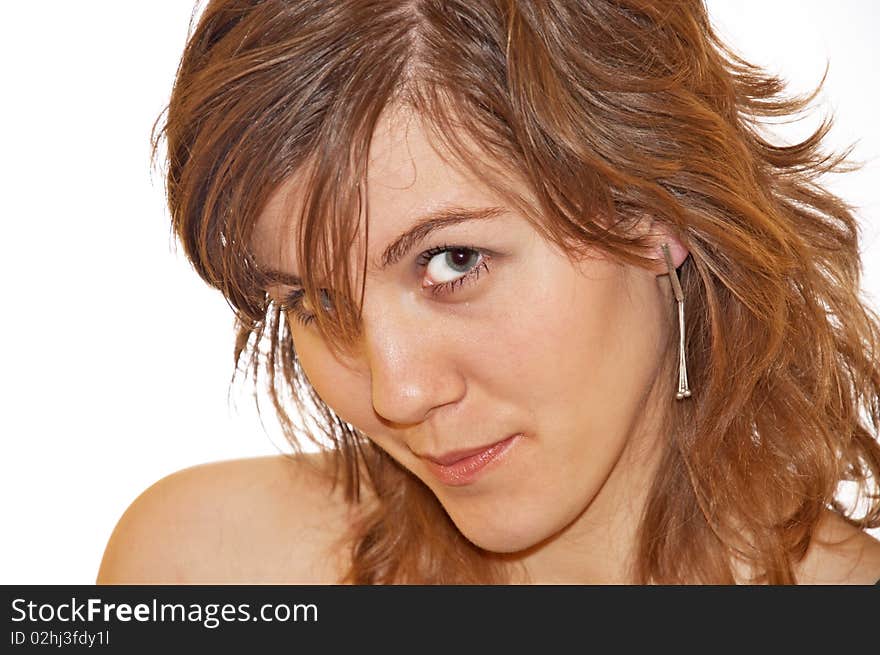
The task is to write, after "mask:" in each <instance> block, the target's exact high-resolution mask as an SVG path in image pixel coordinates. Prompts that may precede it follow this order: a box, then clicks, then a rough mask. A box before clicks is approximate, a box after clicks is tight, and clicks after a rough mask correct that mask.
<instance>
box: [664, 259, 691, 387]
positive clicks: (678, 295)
mask: <svg viewBox="0 0 880 655" xmlns="http://www.w3.org/2000/svg"><path fill="white" fill-rule="evenodd" d="M660 248H661V250H663V256H664V257H665V258H666V266H667V267H668V268H669V281H670V282H671V283H672V293H673V295H674V296H675V302H676V304H677V305H678V391H677V392H676V394H675V397H676V399H678V400H682V399H683V398H690V397H691V390H690V389H689V388H688V374H687V361H686V360H685V350H684V291H682V290H681V283H680V282H679V281H678V273H676V271H675V266H673V265H672V255H670V254H669V245H668V244H666V243H664V244H663V245H662V246H660Z"/></svg>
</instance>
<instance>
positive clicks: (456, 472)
mask: <svg viewBox="0 0 880 655" xmlns="http://www.w3.org/2000/svg"><path fill="white" fill-rule="evenodd" d="M521 436H522V433H517V434H513V435H511V436H509V437H507V438H506V439H502V440H501V441H497V442H495V443H492V444H487V445H484V446H478V447H476V448H468V449H466V450H455V451H451V452H448V453H444V454H442V455H423V456H421V458H422V459H423V460H424V461H425V464H426V465H427V467H428V470H430V471H431V473H432V474H433V475H434V477H436V478H437V479H438V480H439V481H440V482H442V483H443V484H446V485H449V486H452V487H460V486H463V485H466V484H470V483H472V482H474V481H475V480H476V479H477V477H478V476H479V475H480V474H481V473H483V472H484V471H485V470H486V469H487V468H488V467H489V465H490V464H495V463H498V462H500V461H501V459H502V457H503V456H504V455H506V454H507V453H508V451H509V450H510V449H511V447H512V446H513V445H514V444H515V443H516V442H517V441H518V440H519V437H521Z"/></svg>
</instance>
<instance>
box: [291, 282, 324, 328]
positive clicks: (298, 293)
mask: <svg viewBox="0 0 880 655" xmlns="http://www.w3.org/2000/svg"><path fill="white" fill-rule="evenodd" d="M321 304H322V306H323V307H324V309H325V310H326V311H328V312H332V311H333V300H332V298H331V297H330V291H329V290H328V289H321ZM281 311H283V312H288V313H290V314H293V317H294V318H295V319H296V320H297V321H299V322H300V323H302V324H303V325H309V324H310V323H311V322H312V321H314V320H315V314H314V312H313V311H311V310H310V309H309V304H308V301H307V300H306V297H305V290H303V289H294V290H293V291H291V292H289V293H288V294H287V295H286V296H284V299H283V300H282V301H281Z"/></svg>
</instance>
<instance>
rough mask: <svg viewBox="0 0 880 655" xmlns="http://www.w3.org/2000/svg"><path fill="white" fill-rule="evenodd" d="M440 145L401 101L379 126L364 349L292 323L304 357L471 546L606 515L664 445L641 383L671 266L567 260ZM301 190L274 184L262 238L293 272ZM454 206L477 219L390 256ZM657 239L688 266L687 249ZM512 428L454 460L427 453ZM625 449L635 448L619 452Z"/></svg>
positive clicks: (514, 544) (259, 242)
mask: <svg viewBox="0 0 880 655" xmlns="http://www.w3.org/2000/svg"><path fill="white" fill-rule="evenodd" d="M435 147H437V146H434V145H432V143H431V141H430V140H429V136H428V134H427V133H426V131H424V130H423V129H422V127H421V125H420V122H419V120H418V119H417V118H416V117H415V116H414V115H413V114H409V113H404V112H403V111H399V112H397V113H394V114H388V115H387V116H386V117H385V118H384V119H383V121H382V122H381V124H380V126H379V128H378V129H377V131H376V134H375V137H374V140H373V143H372V147H371V152H370V164H369V169H368V180H367V181H368V187H367V193H368V201H369V202H368V207H369V212H370V229H369V245H368V250H369V253H368V257H369V262H370V269H368V273H367V279H366V287H365V297H364V306H363V331H362V339H361V342H360V350H359V352H358V353H357V354H356V355H354V354H352V355H351V356H350V357H348V358H346V359H344V360H341V359H337V358H336V357H334V355H333V354H332V352H331V350H330V349H329V348H328V346H327V344H326V343H325V342H324V340H323V339H322V337H321V335H320V333H319V332H318V331H317V329H316V328H315V327H314V324H312V325H303V324H301V323H300V322H299V320H297V319H296V318H295V317H294V316H293V315H292V313H289V314H288V320H289V323H290V328H291V330H292V334H293V340H294V344H295V347H296V351H297V353H298V356H299V358H300V361H301V365H302V368H303V370H304V371H305V373H306V375H307V376H308V379H309V381H310V382H311V384H312V385H313V387H314V388H315V390H316V391H317V392H318V394H319V395H320V396H321V398H322V399H323V400H324V401H325V402H326V403H327V404H328V405H329V406H330V407H331V408H332V409H333V410H335V412H336V413H337V414H338V415H339V416H340V417H341V418H343V419H344V420H346V421H348V422H349V423H351V424H352V425H354V426H355V427H357V428H358V429H360V430H361V431H362V432H364V433H365V434H366V435H368V436H369V437H370V438H371V439H372V440H373V441H374V442H375V443H376V444H377V445H378V446H380V447H381V448H382V449H384V450H385V451H386V452H387V453H388V454H389V455H390V456H391V457H393V458H394V459H395V460H397V461H398V462H399V463H400V464H401V465H403V466H404V467H406V468H407V469H409V471H411V472H412V474H413V475H415V476H417V477H418V478H419V479H421V480H422V481H423V482H424V483H425V484H426V485H427V486H428V487H429V488H430V489H431V490H432V491H433V492H434V494H436V496H437V498H438V499H439V500H440V502H441V503H442V504H443V506H444V508H445V509H446V511H447V512H448V513H449V515H450V517H451V518H452V520H453V521H454V522H455V524H456V525H457V526H458V528H459V529H460V531H461V532H462V533H463V534H464V535H465V536H466V537H467V538H468V539H470V540H471V541H472V542H473V543H475V544H476V545H478V546H480V547H482V548H484V549H487V550H490V551H496V552H515V551H520V550H522V549H525V548H528V547H530V546H532V545H535V544H537V543H539V542H541V541H543V540H546V539H548V538H550V537H553V536H554V535H557V534H561V533H562V532H564V531H565V530H564V529H565V528H569V529H572V528H573V526H575V525H576V524H577V521H576V519H578V518H579V517H583V516H586V515H587V513H586V512H585V510H586V509H588V508H592V509H591V511H592V512H594V513H596V514H595V516H597V517H598V513H599V512H602V511H608V512H610V511H611V508H612V506H613V505H614V503H613V502H610V501H600V500H599V499H600V498H602V497H603V496H607V495H608V494H609V493H610V491H609V489H611V488H612V487H615V486H618V487H619V488H623V487H622V486H619V485H622V484H623V482H622V481H626V483H627V484H630V483H632V482H633V481H634V480H635V479H636V478H634V477H633V476H632V475H628V474H622V473H621V471H622V469H624V468H626V469H627V471H630V472H631V471H632V470H634V467H636V468H637V467H638V462H644V461H646V459H647V458H645V457H644V453H645V452H652V451H656V450H657V449H656V448H653V449H652V448H651V446H652V443H653V439H654V437H655V436H656V435H655V434H650V431H651V425H652V424H651V422H650V421H649V420H648V418H649V417H650V416H653V415H654V414H656V412H657V408H656V407H653V406H651V402H650V398H653V397H654V394H651V393H649V392H650V391H651V390H652V386H653V385H654V383H655V380H656V379H657V376H658V375H660V371H659V367H660V365H661V359H662V357H663V348H664V344H665V341H666V330H667V329H668V328H667V324H668V319H667V317H668V316H669V315H670V314H669V309H670V308H671V307H672V301H671V296H670V295H669V294H668V293H666V292H665V290H664V289H663V287H664V286H666V281H665V280H663V281H662V284H661V281H660V280H658V277H657V275H658V273H661V272H665V270H666V268H665V265H663V264H658V266H657V268H656V270H653V271H648V270H644V269H640V268H635V267H630V266H622V265H619V264H615V263H613V262H611V261H609V260H608V259H606V258H604V257H600V256H597V257H594V258H590V259H588V260H585V261H584V262H583V263H581V264H578V265H574V264H572V263H571V262H570V261H569V259H568V258H567V257H566V256H565V255H563V254H562V253H561V252H559V251H558V250H557V249H556V248H555V247H554V246H551V244H550V243H548V242H547V241H545V240H544V239H543V238H542V237H540V236H539V234H538V233H537V232H536V231H535V229H534V228H533V227H532V226H531V225H530V224H529V223H528V222H527V221H526V219H525V218H524V217H522V216H521V215H519V214H517V213H516V212H515V211H513V210H512V209H510V208H509V206H508V205H506V204H505V203H504V202H503V201H502V200H501V199H500V198H498V197H496V196H494V195H492V193H490V192H489V190H488V189H487V188H485V187H484V186H483V185H482V184H481V183H480V181H479V180H478V179H475V178H473V177H472V176H470V175H468V174H466V173H464V172H463V171H462V170H459V169H458V168H455V167H453V166H451V165H450V164H449V163H447V162H446V161H445V160H444V159H443V158H441V157H440V156H439V155H438V152H437V151H436V150H435ZM299 192H300V190H299V188H298V187H297V186H296V180H292V181H291V182H289V183H287V184H286V185H284V186H282V187H281V188H280V189H279V190H278V191H277V192H276V193H275V194H274V195H273V197H272V199H271V200H270V203H269V205H268V206H267V208H266V210H265V212H264V214H263V215H262V216H261V217H260V221H259V223H258V225H257V231H256V234H255V237H254V238H255V243H254V247H255V250H256V254H257V257H258V260H259V261H260V263H261V264H262V265H265V266H268V267H271V268H275V269H280V270H282V271H284V272H285V273H288V274H291V275H299V274H300V273H301V272H302V263H301V262H297V261H295V260H294V257H295V255H294V248H293V247H290V245H289V243H285V239H284V238H282V236H281V235H282V234H290V233H292V232H294V230H295V226H293V225H291V224H290V222H291V220H292V219H291V216H293V215H295V214H294V213H293V209H295V208H298V202H299V200H298V197H297V195H296V194H297V193H299ZM461 209H463V210H467V211H468V212H474V213H477V214H480V213H482V214H484V216H483V217H482V218H473V219H471V220H465V221H458V222H455V221H450V222H448V223H447V224H445V225H443V226H440V227H437V228H436V229H434V230H433V231H431V232H430V234H427V235H426V236H424V238H423V239H421V240H419V241H417V242H415V243H413V244H412V248H411V249H409V250H408V251H406V252H405V254H403V255H402V257H400V259H399V261H396V262H395V263H392V264H389V265H387V266H386V267H384V268H382V266H381V263H380V262H381V259H382V256H383V253H384V251H385V250H386V248H387V247H388V246H389V244H391V243H393V242H394V241H395V240H396V239H397V238H398V236H400V235H401V234H403V233H405V232H407V231H408V230H410V229H411V228H413V226H415V225H416V224H417V223H419V221H420V218H421V217H424V216H425V215H427V214H429V213H436V212H442V211H444V210H445V211H446V212H447V216H449V215H454V214H455V213H456V211H457V210H461ZM665 240H667V241H669V242H670V245H671V246H673V256H674V258H675V259H676V263H678V262H680V261H681V259H683V257H684V255H685V254H686V253H683V252H681V250H680V247H679V246H677V244H674V242H672V241H671V240H669V239H665ZM660 242H661V241H659V240H658V244H659V243H660ZM448 247H453V248H458V250H451V251H450V250H442V249H443V248H448ZM658 257H659V250H658ZM359 262H360V259H359V258H358V257H356V256H353V257H352V266H353V270H357V268H358V263H359ZM441 285H442V286H441ZM355 288H357V287H355ZM292 290H294V289H292V288H290V287H278V288H276V289H272V290H271V293H272V294H273V296H275V297H276V298H277V299H279V300H280V299H282V298H283V297H284V296H285V294H287V293H289V292H290V291H292ZM305 310H306V311H307V310H308V308H307V307H306V308H305ZM670 375H671V374H670ZM660 402H674V401H670V400H668V399H667V398H666V397H664V398H663V399H662V400H661V401H660ZM514 435H518V436H516V437H515V438H514V439H508V438H509V437H512V436H514ZM504 440H507V441H505V442H504V443H503V444H501V446H500V447H497V448H495V449H491V450H489V452H487V453H483V454H479V455H477V456H475V457H470V458H468V459H467V460H465V461H463V462H459V463H458V464H452V465H449V466H439V465H437V463H433V462H431V460H430V459H428V458H429V457H434V458H436V459H442V458H443V456H444V455H447V454H450V453H452V455H451V458H452V459H455V451H461V450H472V449H475V448H480V447H486V446H489V445H492V444H496V443H498V442H501V441H504ZM637 443H638V444H645V448H646V449H647V450H645V449H644V448H641V447H639V448H635V450H634V446H635V444H637ZM630 451H631V452H635V451H639V452H641V453H642V454H639V455H638V456H634V457H632V458H628V457H622V455H623V454H624V453H625V452H630ZM493 455H494V457H493ZM481 465H482V467H481ZM618 480H619V482H618ZM602 508H605V509H602Z"/></svg>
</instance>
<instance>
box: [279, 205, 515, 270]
mask: <svg viewBox="0 0 880 655" xmlns="http://www.w3.org/2000/svg"><path fill="white" fill-rule="evenodd" d="M507 212H508V210H507V209H506V208H505V207H480V208H469V207H455V206H452V207H442V208H440V209H436V210H434V211H432V212H429V213H428V214H425V215H424V216H422V217H421V218H419V219H418V220H417V221H416V222H415V223H414V224H413V225H412V227H410V228H409V229H408V230H407V231H406V232H404V233H402V234H401V235H400V236H398V237H397V238H396V239H394V241H392V242H391V243H390V244H388V246H387V247H386V248H385V250H384V251H383V253H382V256H381V257H380V259H379V262H380V266H379V269H380V270H382V269H385V268H388V267H389V266H393V265H394V264H396V263H397V262H399V261H400V260H401V259H403V258H404V257H405V256H406V254H407V253H408V252H409V251H410V250H412V249H413V248H414V247H415V246H416V245H418V244H419V243H421V242H422V241H424V240H425V239H427V238H428V236H430V235H431V234H432V233H433V232H435V231H437V230H439V229H441V228H446V227H451V226H452V225H458V224H460V223H466V222H471V221H485V220H490V219H493V218H496V217H498V216H501V215H503V214H505V213H507ZM263 274H264V275H265V276H266V277H267V279H268V281H269V282H270V283H276V284H283V285H286V286H298V287H301V286H303V284H302V278H300V277H298V276H296V275H292V274H290V273H284V272H282V271H275V270H264V271H263Z"/></svg>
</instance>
